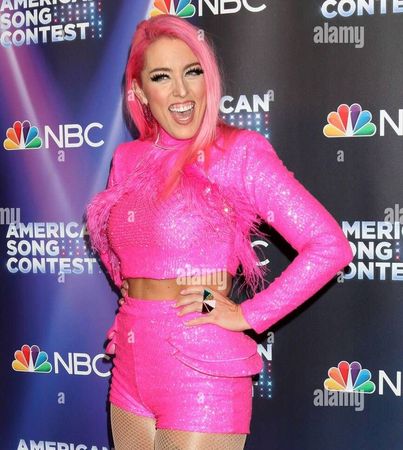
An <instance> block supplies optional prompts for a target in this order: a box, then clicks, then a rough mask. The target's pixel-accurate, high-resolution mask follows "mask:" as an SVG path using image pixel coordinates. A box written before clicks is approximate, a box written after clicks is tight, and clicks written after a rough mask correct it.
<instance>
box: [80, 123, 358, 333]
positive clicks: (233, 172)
mask: <svg viewBox="0 0 403 450" xmlns="http://www.w3.org/2000/svg"><path fill="white" fill-rule="evenodd" d="M178 142H179V143H180V140H177V139H175V138H173V137H172V136H170V135H169V134H168V133H166V132H165V133H163V135H162V143H163V144H164V145H168V146H172V145H173V146H174V145H176V144H177V143H178ZM176 151H177V150H163V149H161V148H158V147H155V146H153V145H151V144H150V142H141V141H132V142H129V143H124V144H122V145H121V146H119V147H118V148H117V150H116V152H115V155H114V158H113V166H112V171H111V175H110V179H109V184H108V187H109V189H107V190H106V191H104V192H103V193H101V194H100V195H99V196H98V197H97V198H96V199H95V200H94V201H93V202H92V204H91V205H90V207H89V208H88V213H87V215H88V216H89V222H88V229H89V232H90V235H92V236H91V237H92V238H93V239H92V241H93V242H95V243H96V245H95V247H96V248H97V250H98V251H99V254H100V256H101V259H102V261H103V262H104V264H105V266H106V267H107V269H108V271H109V273H110V274H111V276H112V277H113V279H114V281H115V283H116V284H117V285H118V286H120V285H121V283H122V279H123V278H124V277H126V276H130V277H152V278H175V277H176V276H177V275H178V271H179V272H181V271H182V272H183V270H185V269H186V268H187V267H193V268H206V269H208V270H216V269H224V270H227V271H228V272H229V273H231V274H234V273H235V271H236V268H237V267H238V266H239V264H241V265H242V267H243V268H244V270H246V275H248V276H247V280H248V282H249V283H250V284H251V286H252V288H253V294H254V295H253V296H252V297H251V298H249V299H247V300H246V301H244V302H243V303H242V304H241V309H242V312H243V315H244V317H245V319H246V321H247V322H248V323H249V325H250V326H251V328H253V329H254V330H255V331H256V332H258V333H261V332H263V331H264V330H266V329H267V328H269V327H270V326H271V325H273V324H274V323H276V322H277V321H278V320H280V319H281V318H283V317H284V316H286V315H287V314H288V313H290V312H291V311H292V310H294V309H295V308H297V307H298V306H299V305H300V304H301V303H303V302H304V301H306V300H307V299H308V298H310V297H311V296H312V295H313V294H315V293H316V292H317V291H318V290H319V289H320V288H321V287H323V286H324V285H325V284H326V283H327V282H329V281H330V280H331V279H332V278H333V277H334V276H335V274H336V273H337V272H338V271H339V270H341V269H343V268H344V267H345V266H346V265H348V264H349V263H350V262H351V261H352V259H353V253H352V250H351V247H350V244H349V242H348V240H347V239H346V237H345V236H344V233H343V231H342V230H341V228H340V226H339V225H338V223H337V222H336V220H335V219H334V217H333V216H332V215H331V214H330V213H329V212H328V211H327V210H326V209H325V207H324V206H323V205H322V204H321V203H320V202H319V201H318V200H317V199H316V198H315V197H314V196H313V195H312V194H311V193H310V192H309V191H308V190H307V189H306V188H305V187H304V186H303V185H302V184H301V183H300V182H299V181H298V180H297V179H296V178H295V176H294V173H293V172H291V171H289V170H288V169H287V168H286V166H285V165H284V164H283V162H282V161H281V159H280V158H279V157H278V155H277V153H276V151H275V150H274V148H273V147H272V145H271V144H270V142H268V141H267V140H266V139H265V138H264V136H262V135H261V134H260V133H258V132H256V131H249V130H242V131H239V133H238V135H237V138H236V140H235V141H234V143H233V145H232V146H231V147H230V148H227V149H226V151H225V153H224V154H220V153H219V152H216V153H214V155H215V159H214V162H213V164H212V166H211V167H210V169H209V171H208V173H205V172H203V170H202V169H201V168H200V167H197V166H196V165H194V166H193V167H189V168H187V169H186V170H185V173H184V175H185V176H184V177H183V181H182V184H181V188H179V190H178V191H177V192H176V193H175V195H174V196H173V197H172V198H171V199H170V200H169V201H168V202H167V203H165V204H163V205H162V206H160V207H158V208H157V207H156V206H155V203H154V202H153V201H152V198H153V192H154V191H155V188H156V186H157V185H158V183H160V181H161V177H162V176H163V174H164V170H165V169H167V168H169V167H170V163H171V162H172V159H171V158H174V157H175V152H176ZM139 157H141V158H139ZM139 160H140V162H139ZM136 161H137V162H136ZM133 167H137V171H136V170H133ZM134 175H135V176H134ZM122 180H123V181H122ZM209 199H210V200H209ZM130 215H131V216H130ZM131 217H132V222H131V221H130V218H131ZM256 218H258V219H260V220H263V221H265V222H268V223H269V224H270V225H271V226H272V227H273V228H274V229H276V230H277V231H278V232H279V233H280V234H281V235H282V236H283V237H284V238H285V239H286V240H287V241H288V242H289V243H290V244H291V245H292V247H294V248H295V249H296V250H297V251H298V255H297V257H296V258H295V259H294V260H293V261H292V263H291V264H290V265H289V266H288V267H287V268H286V269H285V270H284V271H283V273H282V274H281V276H280V277H277V278H276V279H275V280H274V281H272V282H271V283H270V285H269V286H268V287H267V288H266V289H263V290H260V291H258V289H257V283H256V281H257V280H262V279H264V273H265V267H264V266H258V265H257V262H258V259H257V257H256V254H255V252H254V251H253V249H252V247H251V245H250V241H248V230H249V231H250V230H253V231H256V230H257V228H256V225H257V224H258V221H256ZM98 237H99V239H97V238H98Z"/></svg>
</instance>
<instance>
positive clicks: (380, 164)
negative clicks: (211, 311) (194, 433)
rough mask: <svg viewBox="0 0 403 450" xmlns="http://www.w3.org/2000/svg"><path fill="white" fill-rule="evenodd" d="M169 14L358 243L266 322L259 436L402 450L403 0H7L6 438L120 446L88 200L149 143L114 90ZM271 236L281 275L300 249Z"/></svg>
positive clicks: (10, 443)
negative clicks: (135, 39) (141, 36)
mask: <svg viewBox="0 0 403 450" xmlns="http://www.w3.org/2000/svg"><path fill="white" fill-rule="evenodd" d="M166 13H170V14H176V15H178V16H181V17H183V18H184V19H185V20H188V21H190V22H191V23H193V24H195V25H197V26H198V27H199V28H200V30H203V32H205V33H207V34H208V35H209V36H210V37H211V39H212V40H213V42H214V45H215V47H216V51H217V55H218V58H219V62H220V65H221V67H222V69H223V71H224V74H225V77H224V81H225V92H224V96H223V98H222V102H221V114H222V116H223V118H224V119H225V120H226V121H228V122H229V123H233V124H236V125H239V126H242V127H246V128H249V129H255V130H257V131H259V132H260V133H262V134H263V135H264V136H266V137H267V139H269V140H270V141H271V143H272V144H273V146H274V147H275V148H276V150H277V152H278V154H279V156H280V157H281V159H282V160H283V161H284V163H285V164H286V166H287V167H288V168H289V169H290V170H292V171H293V172H294V174H295V176H296V178H297V179H298V180H300V181H301V182H302V183H303V184H304V185H305V186H306V187H307V188H308V189H309V190H310V191H311V192H312V193H313V194H314V195H315V196H316V197H317V198H318V199H319V200H320V201H321V202H322V203H323V204H324V205H325V206H326V207H327V208H328V209H329V211H330V212H331V213H332V214H333V215H334V216H335V217H336V219H337V220H338V222H339V223H340V225H341V226H342V227H343V230H344V232H345V234H346V236H347V237H348V239H349V241H350V243H351V246H352V248H353V249H354V254H355V258H354V261H353V262H352V263H351V264H350V267H349V268H348V270H347V269H346V271H345V273H344V274H342V273H340V274H338V275H337V276H335V278H334V280H332V281H331V282H330V283H329V284H328V285H327V286H326V287H325V288H323V289H322V290H321V291H320V292H319V293H318V294H317V295H315V296H314V297H313V298H312V299H310V300H309V301H308V302H307V303H305V304H304V305H303V307H301V308H300V309H299V310H298V311H295V312H293V313H292V314H291V315H289V316H288V317H286V318H285V319H283V320H282V321H281V322H280V323H278V324H276V326H274V327H273V328H272V329H270V330H269V332H267V333H265V334H264V335H263V336H262V335H261V336H255V338H256V339H257V341H258V343H259V351H260V352H261V354H262V357H263V359H264V363H265V364H264V368H263V370H262V372H261V373H260V374H259V376H256V377H255V378H254V390H253V397H254V398H253V402H254V410H253V418H252V424H251V435H250V436H249V437H248V440H247V449H255V450H257V449H270V450H297V449H298V450H301V449H303V450H336V449H339V448H346V449H354V448H360V449H366V450H372V449H373V450H379V449H382V450H383V449H385V450H386V449H387V450H395V449H396V450H397V449H400V448H402V446H403V428H402V426H401V424H402V420H403V413H402V397H401V395H402V393H401V389H402V380H401V371H402V341H403V327H402V323H403V320H402V313H403V307H402V306H403V301H402V298H403V295H402V285H401V281H402V277H403V270H402V269H403V267H402V262H401V261H400V241H401V230H402V223H403V221H402V220H401V216H402V215H403V209H402V206H401V202H402V189H403V184H402V175H401V172H402V167H403V153H402V150H403V148H402V144H403V95H402V93H403V90H402V78H403V57H402V38H401V36H402V33H403V1H402V0H376V1H375V0H372V1H371V0H326V1H320V0H316V1H314V0H309V1H308V0H307V1H301V0H181V1H173V0H155V2H147V1H137V0H136V1H132V0H114V1H107V0H99V1H85V0H0V43H1V46H0V83H1V84H0V105H1V109H0V134H1V136H2V138H1V142H2V148H1V155H0V162H1V178H0V183H1V192H0V211H1V216H0V218H1V226H0V249H1V250H0V255H1V285H0V286H1V294H2V295H1V311H2V312H1V316H0V321H1V344H2V355H1V358H0V365H1V373H0V376H1V391H2V393H1V417H2V419H1V421H0V427H1V432H0V436H1V437H0V441H1V442H0V447H1V448H2V449H5V450H14V449H18V450H26V449H30V450H31V449H41V450H42V449H44V450H48V449H49V450H51V449H58V450H82V449H91V450H95V449H98V450H101V449H102V450H106V449H108V450H109V449H111V448H113V442H112V439H111V431H110V426H109V409H108V403H107V394H108V389H109V384H110V370H111V368H112V363H113V362H112V360H110V359H109V358H108V357H106V356H105V354H104V351H105V344H106V341H105V338H106V336H105V333H106V330H107V329H108V328H109V327H110V325H111V323H112V321H113V317H114V314H115V312H116V311H117V306H118V304H117V300H118V292H116V291H114V290H113V287H112V286H111V284H110V282H109V281H108V278H107V277H106V276H105V273H104V271H103V270H102V269H101V267H100V265H99V263H98V261H97V259H96V257H95V255H94V254H92V253H91V252H90V250H89V248H88V245H87V236H86V230H85V226H84V224H83V213H84V209H85V205H86V204H87V202H88V201H89V199H90V198H92V196H93V195H94V194H95V193H96V192H98V191H100V190H102V189H104V187H105V184H106V180H107V176H108V171H109V165H110V160H111V156H112V154H113V151H114V149H115V148H116V146H117V145H118V144H119V143H120V142H122V141H128V140H131V139H133V138H135V137H136V136H135V135H134V136H133V135H132V134H130V132H129V130H128V128H127V126H126V124H125V122H124V119H123V116H122V92H121V84H122V76H123V71H124V67H125V63H126V59H127V54H128V49H129V43H130V40H131V37H132V34H133V32H134V29H135V26H136V24H137V23H138V22H139V21H140V20H142V19H144V18H146V17H149V16H150V15H151V14H166ZM267 232H268V234H270V238H269V237H268V238H267V240H261V239H260V240H259V241H257V240H255V241H254V242H253V244H254V245H256V246H258V247H259V250H261V251H260V254H262V255H264V257H263V258H262V263H263V264H269V266H270V271H269V274H270V275H268V281H272V280H273V279H274V278H275V277H277V276H279V275H280V274H281V271H282V270H283V269H284V268H285V267H286V266H287V265H288V264H290V262H291V261H292V260H293V258H294V257H295V256H296V254H295V252H294V250H293V249H292V248H291V247H290V246H289V244H287V242H285V241H284V240H283V238H282V237H281V236H279V235H276V233H275V232H274V231H273V230H271V229H269V227H267ZM252 240H253V239H252ZM243 298H245V297H243ZM237 300H239V301H242V296H240V297H239V298H238V299H237ZM155 345H156V346H157V345H158V342H156V343H155ZM156 370H158V368H157V367H156Z"/></svg>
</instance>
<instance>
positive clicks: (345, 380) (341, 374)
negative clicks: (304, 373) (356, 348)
mask: <svg viewBox="0 0 403 450" xmlns="http://www.w3.org/2000/svg"><path fill="white" fill-rule="evenodd" d="M327 374H328V375H329V378H326V380H325V381H324V383H323V385H324V387H325V389H326V390H328V391H338V392H357V393H360V392H361V393H364V394H372V393H374V392H375V384H374V383H373V382H372V381H371V376H372V375H371V372H370V371H369V370H368V369H363V368H362V367H361V364H360V363H359V362H358V361H353V362H352V363H348V362H347V361H340V362H339V364H338V365H337V367H331V368H330V369H329V370H328V373H327Z"/></svg>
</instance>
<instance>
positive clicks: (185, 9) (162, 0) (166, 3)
mask: <svg viewBox="0 0 403 450" xmlns="http://www.w3.org/2000/svg"><path fill="white" fill-rule="evenodd" d="M175 3H176V5H175ZM195 13H196V8H195V7H194V5H192V1H191V0H178V1H176V2H175V1H174V0H154V4H153V9H152V10H151V12H150V16H151V17H152V16H158V15H159V14H171V15H173V16H178V17H182V18H183V19H186V18H188V17H193V16H194V15H195Z"/></svg>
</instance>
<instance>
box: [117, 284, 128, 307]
mask: <svg viewBox="0 0 403 450" xmlns="http://www.w3.org/2000/svg"><path fill="white" fill-rule="evenodd" d="M120 292H121V294H122V297H123V298H121V299H119V305H123V303H124V302H125V299H124V297H125V296H126V295H127V293H128V292H129V283H128V282H127V280H123V283H122V287H121V288H120Z"/></svg>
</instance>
